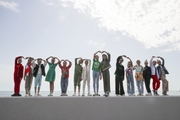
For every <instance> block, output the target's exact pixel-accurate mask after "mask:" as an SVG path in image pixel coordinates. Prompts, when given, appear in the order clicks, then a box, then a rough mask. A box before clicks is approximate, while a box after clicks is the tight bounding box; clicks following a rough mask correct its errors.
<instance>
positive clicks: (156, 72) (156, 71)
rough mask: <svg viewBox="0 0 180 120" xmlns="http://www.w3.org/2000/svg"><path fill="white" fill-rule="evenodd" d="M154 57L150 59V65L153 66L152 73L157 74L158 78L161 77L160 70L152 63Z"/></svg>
mask: <svg viewBox="0 0 180 120" xmlns="http://www.w3.org/2000/svg"><path fill="white" fill-rule="evenodd" d="M152 62H153V58H151V60H150V67H151V75H157V78H159V74H158V70H157V68H156V67H155V66H154V65H153V64H152Z"/></svg>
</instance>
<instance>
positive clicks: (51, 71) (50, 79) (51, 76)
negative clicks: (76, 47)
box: [45, 56, 60, 96]
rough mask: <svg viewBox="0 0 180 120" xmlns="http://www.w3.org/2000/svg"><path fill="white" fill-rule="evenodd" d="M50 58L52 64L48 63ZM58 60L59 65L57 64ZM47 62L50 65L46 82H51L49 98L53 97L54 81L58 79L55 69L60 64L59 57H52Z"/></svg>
mask: <svg viewBox="0 0 180 120" xmlns="http://www.w3.org/2000/svg"><path fill="white" fill-rule="evenodd" d="M50 58H51V63H50V62H49V61H48V60H49V59H50ZM56 59H57V60H58V62H57V63H55V60H56ZM46 62H47V63H48V65H49V70H48V72H47V75H46V79H45V81H47V82H49V84H50V94H49V95H48V96H53V92H54V81H55V77H56V72H55V69H56V66H57V64H58V63H59V62H60V60H59V59H58V58H57V57H53V56H50V57H48V58H47V59H46Z"/></svg>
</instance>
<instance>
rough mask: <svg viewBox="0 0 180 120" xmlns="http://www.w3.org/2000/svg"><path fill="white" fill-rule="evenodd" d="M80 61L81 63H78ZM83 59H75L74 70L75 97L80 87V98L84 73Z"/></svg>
mask: <svg viewBox="0 0 180 120" xmlns="http://www.w3.org/2000/svg"><path fill="white" fill-rule="evenodd" d="M78 59H79V61H78ZM82 63H83V59H82V58H81V57H79V58H75V68H74V94H73V96H76V86H78V96H80V86H81V84H80V82H81V80H82V79H81V76H82V71H83V67H82V65H81V64H82Z"/></svg>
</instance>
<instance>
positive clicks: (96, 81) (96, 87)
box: [93, 70, 100, 92]
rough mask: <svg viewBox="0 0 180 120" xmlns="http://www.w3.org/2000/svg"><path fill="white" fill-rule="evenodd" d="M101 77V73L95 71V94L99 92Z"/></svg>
mask: <svg viewBox="0 0 180 120" xmlns="http://www.w3.org/2000/svg"><path fill="white" fill-rule="evenodd" d="M99 75H100V72H99V71H94V70H93V88H94V92H98V91H99Z"/></svg>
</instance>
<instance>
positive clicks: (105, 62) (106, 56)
mask: <svg viewBox="0 0 180 120" xmlns="http://www.w3.org/2000/svg"><path fill="white" fill-rule="evenodd" d="M101 53H102V54H103V55H102V62H101V64H102V67H101V73H102V77H103V83H104V93H105V94H104V96H105V97H108V96H109V93H110V92H111V90H110V73H109V69H110V68H111V65H110V60H111V55H110V53H108V52H106V51H102V52H101Z"/></svg>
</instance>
